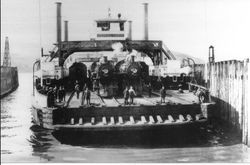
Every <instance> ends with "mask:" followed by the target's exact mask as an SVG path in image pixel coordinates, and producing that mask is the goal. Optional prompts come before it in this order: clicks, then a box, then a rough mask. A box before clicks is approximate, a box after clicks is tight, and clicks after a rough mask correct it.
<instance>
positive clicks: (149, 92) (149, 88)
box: [148, 82, 152, 97]
mask: <svg viewBox="0 0 250 165" xmlns="http://www.w3.org/2000/svg"><path fill="white" fill-rule="evenodd" d="M151 94H152V86H151V83H150V82H149V84H148V97H151Z"/></svg>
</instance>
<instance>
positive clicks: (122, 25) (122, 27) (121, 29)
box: [120, 22, 124, 31]
mask: <svg viewBox="0 0 250 165" xmlns="http://www.w3.org/2000/svg"><path fill="white" fill-rule="evenodd" d="M120 31H124V22H120Z"/></svg>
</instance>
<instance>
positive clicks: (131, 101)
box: [128, 86, 136, 104]
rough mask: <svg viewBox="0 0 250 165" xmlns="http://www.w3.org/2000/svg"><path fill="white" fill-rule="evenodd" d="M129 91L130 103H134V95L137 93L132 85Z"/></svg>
mask: <svg viewBox="0 0 250 165" xmlns="http://www.w3.org/2000/svg"><path fill="white" fill-rule="evenodd" d="M128 92H129V98H130V104H133V103H134V97H135V96H136V93H135V91H134V89H133V87H132V86H130V89H129V90H128Z"/></svg>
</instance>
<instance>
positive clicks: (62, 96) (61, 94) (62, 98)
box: [58, 86, 65, 102]
mask: <svg viewBox="0 0 250 165" xmlns="http://www.w3.org/2000/svg"><path fill="white" fill-rule="evenodd" d="M58 98H59V102H62V101H65V90H64V87H63V86H60V88H59V90H58Z"/></svg>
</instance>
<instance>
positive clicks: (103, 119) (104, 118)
mask: <svg viewBox="0 0 250 165" xmlns="http://www.w3.org/2000/svg"><path fill="white" fill-rule="evenodd" d="M102 123H103V124H104V125H107V119H106V117H105V116H104V117H102Z"/></svg>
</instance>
